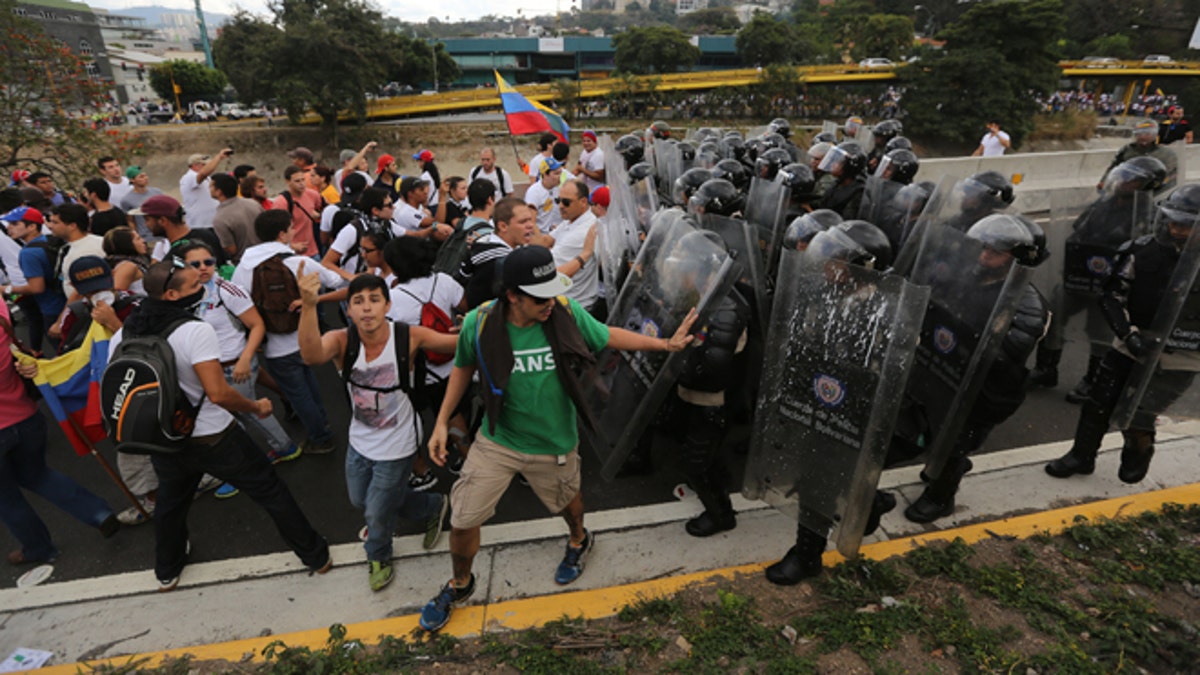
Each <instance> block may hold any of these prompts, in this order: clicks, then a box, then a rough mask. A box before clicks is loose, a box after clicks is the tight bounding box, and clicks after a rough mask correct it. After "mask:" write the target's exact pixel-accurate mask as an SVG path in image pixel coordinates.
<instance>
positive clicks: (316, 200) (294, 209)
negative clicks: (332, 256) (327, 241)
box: [271, 166, 321, 258]
mask: <svg viewBox="0 0 1200 675" xmlns="http://www.w3.org/2000/svg"><path fill="white" fill-rule="evenodd" d="M283 179H284V180H285V181H287V189H285V190H284V191H283V192H281V193H279V196H278V197H276V198H275V200H274V201H273V202H272V203H271V208H273V209H280V210H283V211H286V212H287V214H288V216H289V217H290V218H291V219H292V248H293V249H295V251H296V252H297V253H299V254H301V255H303V256H306V257H308V258H316V257H317V256H318V252H319V251H318V247H317V237H316V232H318V231H319V230H320V227H321V219H320V217H319V215H318V214H320V213H321V195H320V194H318V193H317V191H316V190H314V189H312V188H311V187H309V186H308V181H307V174H306V173H305V171H304V169H301V168H300V167H297V166H289V167H288V168H287V169H285V170H284V172H283Z"/></svg>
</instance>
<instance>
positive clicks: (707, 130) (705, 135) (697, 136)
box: [692, 127, 721, 144]
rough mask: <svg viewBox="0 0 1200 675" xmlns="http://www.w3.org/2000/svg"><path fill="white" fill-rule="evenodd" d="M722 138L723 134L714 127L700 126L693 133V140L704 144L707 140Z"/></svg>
mask: <svg viewBox="0 0 1200 675" xmlns="http://www.w3.org/2000/svg"><path fill="white" fill-rule="evenodd" d="M720 138H721V134H720V133H719V132H718V131H717V130H716V129H714V128H712V127H700V128H699V129H697V130H696V133H694V134H692V141H694V142H696V143H698V144H703V143H704V142H705V141H717V140H719V139H720Z"/></svg>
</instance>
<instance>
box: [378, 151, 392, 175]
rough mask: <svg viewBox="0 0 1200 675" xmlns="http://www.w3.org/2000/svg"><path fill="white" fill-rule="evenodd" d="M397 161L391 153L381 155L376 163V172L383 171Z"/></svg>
mask: <svg viewBox="0 0 1200 675" xmlns="http://www.w3.org/2000/svg"><path fill="white" fill-rule="evenodd" d="M394 161H396V158H395V157H392V156H391V155H380V156H379V161H378V162H376V163H375V173H383V170H384V169H386V168H388V167H389V166H391V165H392V162H394Z"/></svg>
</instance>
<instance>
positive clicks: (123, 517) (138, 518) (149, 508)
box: [117, 497, 154, 525]
mask: <svg viewBox="0 0 1200 675" xmlns="http://www.w3.org/2000/svg"><path fill="white" fill-rule="evenodd" d="M138 502H139V503H140V504H141V505H142V508H143V509H145V510H146V515H142V512H141V511H138V510H137V507H135V506H130V507H129V508H127V509H125V510H124V511H121V512H120V513H118V514H117V520H118V521H120V523H121V524H122V525H141V524H142V523H146V522H149V521H150V519H151V518H153V517H154V500H153V499H151V498H149V497H140V498H138Z"/></svg>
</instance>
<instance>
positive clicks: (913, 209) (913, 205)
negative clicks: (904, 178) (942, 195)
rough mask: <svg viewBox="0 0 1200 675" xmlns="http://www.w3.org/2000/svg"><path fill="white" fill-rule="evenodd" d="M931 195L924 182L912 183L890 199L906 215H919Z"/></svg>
mask: <svg viewBox="0 0 1200 675" xmlns="http://www.w3.org/2000/svg"><path fill="white" fill-rule="evenodd" d="M931 193H932V191H931V190H930V189H929V188H928V187H927V185H926V184H925V183H924V182H922V183H912V184H909V185H905V186H904V187H902V188H900V191H899V192H897V193H896V196H894V197H892V203H894V204H896V205H897V206H899V207H901V208H903V209H904V210H905V212H906V213H913V214H919V213H921V211H922V210H924V208H925V204H926V203H927V202H928V201H929V195H930V194H931Z"/></svg>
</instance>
